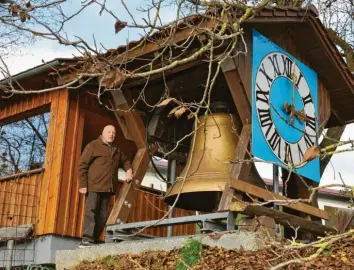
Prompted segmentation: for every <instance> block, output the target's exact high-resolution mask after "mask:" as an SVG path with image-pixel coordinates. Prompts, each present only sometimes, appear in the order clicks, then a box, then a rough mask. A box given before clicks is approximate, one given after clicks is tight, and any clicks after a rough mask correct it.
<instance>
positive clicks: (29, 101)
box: [0, 89, 69, 234]
mask: <svg viewBox="0 0 354 270" xmlns="http://www.w3.org/2000/svg"><path fill="white" fill-rule="evenodd" d="M68 95H69V91H68V90H67V89H62V90H58V91H53V92H48V93H44V94H38V95H28V96H21V97H20V98H17V99H14V100H11V99H10V100H9V102H8V104H7V106H5V107H4V108H2V109H1V110H0V123H1V124H6V123H9V122H13V121H17V120H21V118H23V117H24V116H27V115H32V114H37V113H41V112H43V111H48V110H50V120H49V127H48V139H47V148H46V156H45V164H44V168H45V171H44V173H43V174H42V175H41V178H42V179H41V183H40V186H38V187H37V189H36V190H37V191H38V192H39V194H40V195H39V205H38V209H37V210H38V211H37V213H36V215H35V216H36V217H37V220H36V222H34V223H35V224H36V233H37V234H46V233H52V232H54V227H55V226H54V225H55V222H56V215H57V206H58V200H59V197H58V194H59V187H60V185H59V184H60V180H61V177H60V175H61V170H62V160H63V149H64V147H63V145H64V137H65V134H66V133H65V130H66V121H67V112H68V104H69V99H68ZM9 183H16V181H14V182H12V181H10V180H9ZM11 185H15V184H11ZM3 188H4V187H3ZM19 188H20V186H19ZM22 192H23V194H26V192H27V190H23V191H22Z"/></svg>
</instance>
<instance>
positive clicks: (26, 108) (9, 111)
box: [0, 92, 56, 125]
mask: <svg viewBox="0 0 354 270" xmlns="http://www.w3.org/2000/svg"><path fill="white" fill-rule="evenodd" d="M55 96H56V94H55V92H50V93H46V94H41V95H28V96H25V97H24V98H23V99H21V100H16V101H11V100H9V102H8V104H6V106H5V107H4V108H1V109H0V124H1V125H3V124H6V123H9V122H12V121H16V120H17V119H18V118H20V117H23V116H24V115H26V114H27V113H33V112H34V110H35V109H36V110H37V111H38V108H43V109H45V110H49V106H48V105H49V104H50V103H51V101H52V99H53V98H54V97H55Z"/></svg>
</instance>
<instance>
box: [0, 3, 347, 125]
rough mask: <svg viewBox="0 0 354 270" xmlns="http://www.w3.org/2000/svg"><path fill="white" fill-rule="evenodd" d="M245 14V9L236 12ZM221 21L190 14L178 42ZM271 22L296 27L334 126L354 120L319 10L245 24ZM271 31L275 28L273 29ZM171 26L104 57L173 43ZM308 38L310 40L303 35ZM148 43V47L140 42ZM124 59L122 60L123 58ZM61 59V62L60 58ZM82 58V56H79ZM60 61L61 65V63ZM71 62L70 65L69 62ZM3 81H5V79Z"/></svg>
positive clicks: (264, 15) (284, 11)
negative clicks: (327, 98)
mask: <svg viewBox="0 0 354 270" xmlns="http://www.w3.org/2000/svg"><path fill="white" fill-rule="evenodd" d="M236 13H237V15H239V16H241V15H242V11H236ZM201 23H203V24H202V27H200V28H199V30H200V31H195V30H193V31H194V32H192V30H191V29H190V28H189V27H187V25H191V24H192V25H193V24H194V25H198V26H200V25H201ZM216 24H217V22H215V21H210V20H205V17H203V16H199V15H193V16H190V17H187V18H186V19H185V20H183V21H181V22H180V23H179V24H178V27H177V28H178V29H177V31H176V33H175V35H174V36H173V41H174V42H178V41H182V40H184V39H186V38H187V37H188V36H189V35H191V34H194V35H197V34H200V33H201V32H203V29H206V28H213V27H215V25H216ZM269 24H276V25H277V27H284V28H286V27H288V26H289V25H294V24H295V25H296V27H294V28H293V30H294V31H293V35H294V36H295V37H296V38H295V40H296V46H297V47H298V48H299V49H300V50H301V51H303V52H305V55H306V58H307V59H308V60H309V62H310V64H311V67H312V68H313V69H314V70H315V71H316V72H317V74H318V75H319V77H320V79H321V81H322V82H323V83H324V84H325V85H326V88H327V89H328V91H329V95H330V98H331V106H332V118H331V120H330V121H331V122H332V123H331V124H330V125H332V126H333V125H341V124H348V123H351V122H353V121H354V110H353V104H354V75H353V74H352V73H351V72H350V70H349V68H348V66H347V64H346V63H345V61H344V59H343V57H342V56H341V54H340V53H339V51H338V49H337V47H336V46H335V44H334V43H333V42H332V41H331V39H330V37H329V35H328V33H327V31H326V29H325V27H324V25H323V24H322V23H321V21H320V19H319V16H318V11H317V9H316V8H315V7H314V6H313V5H308V6H306V7H303V8H278V7H271V8H262V9H259V10H257V11H256V12H255V14H254V17H253V18H251V19H248V20H246V21H245V23H244V25H248V26H253V25H254V26H258V27H259V26H262V27H263V28H269ZM269 29H270V30H269V31H271V28H269ZM169 34H170V28H168V27H167V28H165V29H163V30H161V31H156V32H154V33H152V34H151V35H150V36H149V38H148V39H144V38H142V39H140V40H138V41H131V42H129V43H128V44H127V45H122V46H119V47H118V48H116V49H111V50H108V51H107V52H106V53H105V54H103V55H101V56H100V57H102V56H104V57H109V58H111V57H114V58H115V59H117V61H118V62H120V61H126V60H129V59H134V58H136V57H137V56H142V55H146V54H149V53H152V52H154V51H157V50H159V49H160V48H161V47H164V46H166V44H169V43H170V42H171V37H170V36H169ZM304 37H306V38H307V39H306V40H303V38H304ZM141 42H144V46H143V48H142V46H139V47H138V48H137V45H138V44H140V43H141ZM119 59H120V60H119ZM56 60H58V61H56ZM56 60H53V61H51V62H55V63H57V64H58V65H57V66H58V67H62V69H65V68H67V67H68V66H70V65H71V64H72V63H73V59H56ZM75 60H76V61H80V57H79V58H76V59H75ZM59 63H60V64H59ZM65 64H69V65H65ZM43 67H45V65H41V66H39V67H37V68H33V69H29V70H27V71H25V72H21V73H20V74H17V75H15V76H14V77H15V79H16V78H17V79H20V77H23V76H25V75H26V74H30V76H35V71H36V70H37V71H41V72H43V70H42V68H43ZM1 82H2V83H4V82H5V80H2V81H1Z"/></svg>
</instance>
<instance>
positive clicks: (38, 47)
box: [5, 40, 78, 75]
mask: <svg viewBox="0 0 354 270" xmlns="http://www.w3.org/2000/svg"><path fill="white" fill-rule="evenodd" d="M73 54H74V55H78V52H77V50H75V49H74V48H69V47H64V46H59V45H57V44H56V43H55V42H53V41H49V40H42V41H39V42H37V43H35V44H34V45H33V46H31V47H28V48H24V49H22V50H21V52H20V53H18V54H17V55H14V56H9V57H8V58H7V59H5V62H6V65H7V66H8V68H9V70H10V72H11V75H15V74H17V73H19V72H21V71H25V70H27V69H30V68H33V67H35V66H38V65H41V64H43V61H45V62H48V61H51V60H53V59H55V58H72V57H73Z"/></svg>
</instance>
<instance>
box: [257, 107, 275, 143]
mask: <svg viewBox="0 0 354 270" xmlns="http://www.w3.org/2000/svg"><path fill="white" fill-rule="evenodd" d="M258 115H259V120H260V122H261V127H266V128H267V131H266V133H265V135H266V137H268V134H269V131H270V129H271V128H272V126H273V122H272V116H271V115H270V109H258Z"/></svg>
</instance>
